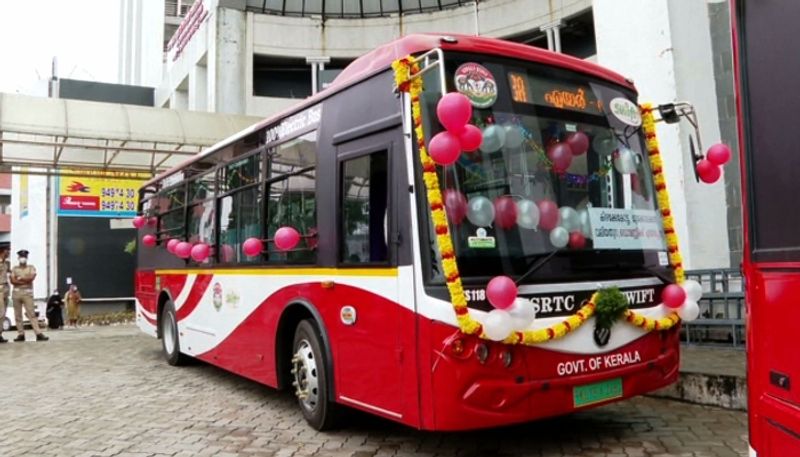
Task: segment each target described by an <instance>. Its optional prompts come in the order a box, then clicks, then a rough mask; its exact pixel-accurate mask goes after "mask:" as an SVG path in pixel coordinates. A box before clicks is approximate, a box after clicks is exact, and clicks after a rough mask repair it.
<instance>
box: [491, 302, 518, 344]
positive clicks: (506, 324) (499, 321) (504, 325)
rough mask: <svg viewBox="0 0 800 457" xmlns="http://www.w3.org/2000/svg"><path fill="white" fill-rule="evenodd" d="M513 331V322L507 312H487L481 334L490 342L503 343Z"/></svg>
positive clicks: (495, 310)
mask: <svg viewBox="0 0 800 457" xmlns="http://www.w3.org/2000/svg"><path fill="white" fill-rule="evenodd" d="M513 329H514V321H513V319H512V318H511V315H510V314H508V312H506V311H503V310H502V309H493V310H491V311H489V314H488V315H487V316H486V319H485V320H484V323H483V332H484V333H486V336H487V337H488V338H489V339H490V340H492V341H503V340H504V339H506V338H507V337H508V335H510V334H511V331H512V330H513Z"/></svg>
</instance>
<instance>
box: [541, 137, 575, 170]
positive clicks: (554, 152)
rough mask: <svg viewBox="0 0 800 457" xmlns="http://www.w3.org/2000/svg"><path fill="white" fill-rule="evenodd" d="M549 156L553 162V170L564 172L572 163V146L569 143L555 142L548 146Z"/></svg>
mask: <svg viewBox="0 0 800 457" xmlns="http://www.w3.org/2000/svg"><path fill="white" fill-rule="evenodd" d="M547 158H548V159H550V161H551V162H553V171H554V172H556V173H563V172H565V171H567V168H569V166H570V164H571V163H572V148H570V147H569V145H568V144H567V143H553V144H551V145H550V146H548V147H547Z"/></svg>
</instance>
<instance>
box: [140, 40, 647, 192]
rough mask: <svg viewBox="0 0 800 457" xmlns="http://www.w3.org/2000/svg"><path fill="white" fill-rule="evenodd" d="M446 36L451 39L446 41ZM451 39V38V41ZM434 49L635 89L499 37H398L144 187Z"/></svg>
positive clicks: (588, 66) (595, 68)
mask: <svg viewBox="0 0 800 457" xmlns="http://www.w3.org/2000/svg"><path fill="white" fill-rule="evenodd" d="M445 37H446V38H448V39H444V38H445ZM449 38H452V40H451V39H449ZM435 48H442V50H444V51H459V52H474V53H478V54H492V55H502V56H507V57H512V58H518V59H522V60H529V61H533V62H539V63H543V64H546V65H552V66H555V67H561V68H565V69H568V70H572V71H576V72H579V73H584V74H587V75H590V76H594V77H596V78H600V79H604V80H606V81H609V82H612V83H615V84H619V85H621V86H624V87H626V88H628V89H631V90H634V91H635V90H636V89H635V87H634V86H633V83H632V82H631V81H630V80H629V79H626V78H625V77H624V76H622V75H620V74H619V73H616V72H613V71H611V70H609V69H607V68H604V67H601V66H599V65H597V64H594V63H592V62H588V61H586V60H581V59H578V58H575V57H571V56H568V55H565V54H560V53H555V52H551V51H547V50H544V49H540V48H536V47H533V46H528V45H524V44H520V43H515V42H511V41H506V40H501V39H497V38H487V37H482V36H474V35H458V34H442V33H435V34H434V33H428V34H413V35H406V36H404V37H402V38H398V39H397V40H395V41H392V42H390V43H387V44H384V45H383V46H380V47H378V48H376V49H374V50H372V51H370V52H368V53H367V54H364V55H363V56H361V57H359V58H357V59H356V60H354V61H353V62H352V63H351V64H350V65H348V66H347V68H345V69H344V70H343V71H342V72H341V73H340V74H339V76H337V77H336V79H334V81H333V83H331V85H330V86H328V87H327V88H326V89H325V90H323V91H321V92H319V93H317V94H316V95H314V96H312V97H309V98H307V99H305V100H303V101H302V102H300V103H298V104H297V105H294V106H292V107H290V108H288V109H286V110H284V111H282V112H280V113H278V114H275V115H273V116H271V117H269V118H266V119H264V120H263V121H261V122H258V123H256V124H255V125H253V126H251V127H249V128H247V129H245V130H243V131H241V132H239V133H237V134H235V135H232V136H231V137H229V138H226V139H224V140H222V141H219V142H217V143H216V144H214V145H213V146H211V147H209V148H207V149H206V150H205V151H203V152H201V153H198V154H197V155H196V156H194V157H191V158H189V159H188V160H186V161H184V162H183V163H181V164H179V165H176V166H174V167H172V168H171V169H169V170H167V171H165V172H163V173H161V174H159V175H157V176H155V177H153V178H152V179H150V180H149V181H147V182H146V183H145V184H144V185H143V187H147V186H150V185H153V184H154V183H156V182H158V181H160V180H162V179H164V178H165V177H167V176H169V175H171V174H173V173H175V172H177V171H179V170H181V169H183V168H184V167H186V166H187V165H189V164H191V163H194V162H196V161H198V160H200V159H202V158H203V157H206V156H208V155H210V154H212V153H214V152H216V151H217V150H219V149H222V148H224V147H226V146H228V145H230V144H232V143H233V142H235V141H237V140H239V139H241V138H244V137H246V136H247V135H249V134H251V133H253V132H256V131H258V130H260V129H261V128H263V127H265V126H267V125H270V124H272V123H273V122H275V121H277V120H279V119H281V118H283V117H286V116H288V115H290V114H292V113H294V112H295V111H300V110H302V109H304V108H307V107H309V106H312V105H314V104H316V103H319V102H320V101H322V100H324V99H326V98H328V97H330V96H331V95H333V94H335V93H337V92H340V91H342V90H343V89H346V88H347V87H350V86H352V85H354V84H356V83H358V82H360V81H363V80H365V79H367V78H369V77H371V76H373V75H375V74H377V73H380V72H382V71H384V70H386V69H387V68H390V67H391V65H392V62H394V61H395V60H397V59H400V58H402V57H405V56H408V55H411V54H417V53H421V52H425V51H429V50H431V49H435Z"/></svg>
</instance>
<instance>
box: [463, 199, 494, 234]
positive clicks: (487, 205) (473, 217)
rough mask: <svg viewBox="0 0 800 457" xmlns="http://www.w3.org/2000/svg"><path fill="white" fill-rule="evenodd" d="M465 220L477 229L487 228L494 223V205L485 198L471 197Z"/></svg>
mask: <svg viewBox="0 0 800 457" xmlns="http://www.w3.org/2000/svg"><path fill="white" fill-rule="evenodd" d="M467 219H469V221H470V222H472V224H473V225H476V226H478V227H488V226H490V225H492V221H494V205H493V204H492V201H491V200H489V199H488V198H486V197H483V196H481V197H472V198H471V199H470V200H469V203H467Z"/></svg>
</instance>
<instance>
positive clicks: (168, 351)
mask: <svg viewBox="0 0 800 457" xmlns="http://www.w3.org/2000/svg"><path fill="white" fill-rule="evenodd" d="M159 324H160V325H161V348H162V349H163V351H164V358H165V359H167V363H168V364H170V365H172V366H181V365H186V363H187V362H188V361H189V356H187V355H185V354H181V345H180V339H179V338H180V337H179V336H178V320H177V319H176V318H175V305H174V304H173V303H172V301H168V302H166V303H165V304H164V309H163V310H162V311H161V319H160V322H159Z"/></svg>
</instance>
